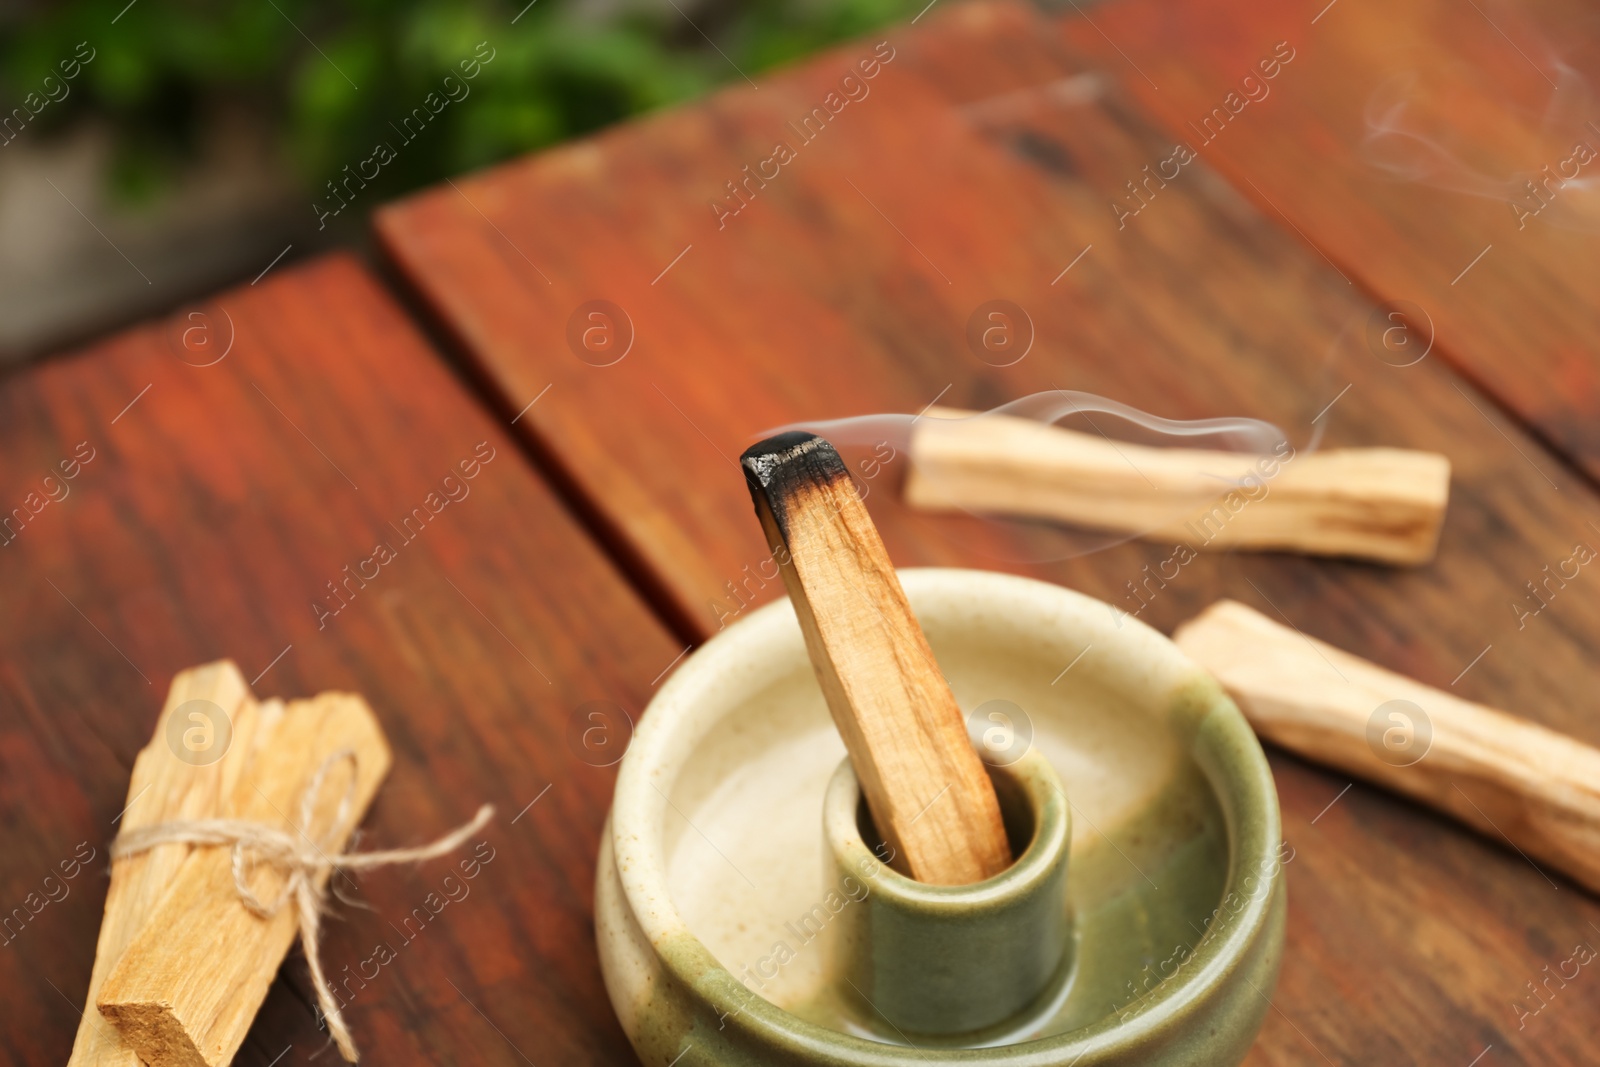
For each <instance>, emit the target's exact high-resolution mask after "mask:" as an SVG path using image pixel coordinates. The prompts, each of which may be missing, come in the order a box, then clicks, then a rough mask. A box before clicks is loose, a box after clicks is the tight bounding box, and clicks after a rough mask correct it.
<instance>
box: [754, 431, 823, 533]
mask: <svg viewBox="0 0 1600 1067" xmlns="http://www.w3.org/2000/svg"><path fill="white" fill-rule="evenodd" d="M739 465H740V466H741V467H743V468H744V478H745V482H746V484H747V485H748V486H749V488H750V496H751V498H752V499H753V500H755V501H756V504H757V510H758V511H759V509H760V502H761V501H762V500H765V501H766V503H767V506H768V507H770V508H771V509H772V512H773V516H774V517H775V518H776V519H777V520H778V523H779V525H780V526H783V525H784V519H785V512H786V510H787V509H786V507H785V504H786V503H787V501H788V498H789V497H790V496H791V495H792V494H793V493H795V492H797V491H799V490H801V489H804V488H805V487H807V486H816V485H826V484H830V483H832V482H834V481H836V480H838V479H840V478H849V477H850V471H849V468H847V467H846V466H845V465H844V460H843V459H841V458H840V457H839V453H838V451H837V450H836V449H835V448H834V447H833V445H832V444H830V443H829V442H828V441H827V440H826V439H824V438H821V437H818V436H817V435H816V434H814V433H807V432H806V431H805V430H789V431H787V432H785V433H780V434H774V435H773V436H771V437H768V438H766V439H765V440H762V441H757V442H756V443H755V444H753V445H751V446H750V447H749V448H747V449H745V450H744V453H743V454H742V455H741V456H740V457H739Z"/></svg>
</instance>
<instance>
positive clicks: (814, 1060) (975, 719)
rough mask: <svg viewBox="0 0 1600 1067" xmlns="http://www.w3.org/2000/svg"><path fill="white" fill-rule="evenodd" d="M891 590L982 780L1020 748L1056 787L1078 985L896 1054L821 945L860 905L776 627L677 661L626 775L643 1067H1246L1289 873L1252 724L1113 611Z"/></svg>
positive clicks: (808, 681) (1000, 580) (1026, 590)
mask: <svg viewBox="0 0 1600 1067" xmlns="http://www.w3.org/2000/svg"><path fill="white" fill-rule="evenodd" d="M901 581H902V583H903V584H904V586H905V590H906V594H907V596H908V597H909V599H910V602H911V606H912V609H913V610H914V611H915V613H916V615H917V618H918V620H919V621H920V622H921V624H922V626H923V629H924V630H925V631H926V633H927V635H928V640H929V642H930V644H931V645H932V647H933V651H934V654H935V656H936V657H937V659H938V661H939V665H940V667H941V669H942V670H943V671H944V673H945V676H946V678H948V679H949V681H950V684H951V688H952V689H953V690H954V691H955V695H956V698H957V700H958V701H959V702H960V704H961V707H962V709H963V710H965V711H968V712H969V713H970V715H971V718H970V719H969V721H970V722H972V723H974V725H975V736H977V737H979V738H981V739H982V740H983V741H984V743H985V744H986V746H987V747H988V748H989V752H990V757H991V758H996V753H999V754H1000V755H999V758H1004V753H1005V752H1008V751H1009V752H1017V751H1020V750H1022V749H1025V748H1026V747H1027V745H1028V744H1029V743H1031V744H1032V746H1033V747H1034V748H1036V749H1037V750H1038V751H1039V752H1041V753H1042V754H1043V755H1044V756H1045V757H1046V758H1047V759H1048V760H1049V761H1050V763H1051V764H1052V765H1053V766H1054V768H1055V770H1056V771H1057V773H1058V774H1059V776H1060V779H1061V781H1062V782H1063V783H1064V785H1065V788H1066V794H1067V797H1068V799H1069V802H1070V807H1071V816H1072V817H1071V826H1072V838H1071V861H1070V868H1069V870H1070V873H1069V877H1068V897H1069V903H1070V909H1071V915H1072V923H1073V937H1074V939H1075V941H1074V947H1073V950H1072V953H1071V954H1070V958H1071V961H1072V969H1071V972H1070V973H1068V974H1065V975H1063V976H1062V979H1061V980H1060V981H1059V982H1056V983H1054V984H1053V985H1052V987H1051V989H1050V991H1049V993H1048V995H1047V996H1044V997H1042V998H1041V999H1040V1001H1039V1002H1038V1003H1037V1004H1035V1005H1033V1006H1032V1007H1031V1008H1030V1009H1029V1010H1027V1011H1025V1012H1024V1013H1022V1014H1021V1015H1020V1016H1018V1017H1017V1018H1016V1019H1014V1020H1011V1021H1010V1022H1009V1023H1008V1024H1006V1025H1003V1026H1000V1027H997V1028H990V1029H989V1030H987V1031H985V1032H983V1033H981V1034H974V1035H969V1036H968V1037H967V1038H965V1039H957V1040H954V1041H952V1040H950V1039H941V1040H938V1041H934V1040H931V1039H925V1038H923V1037H921V1036H920V1035H915V1034H905V1033H901V1032H899V1031H897V1030H896V1029H895V1028H894V1027H893V1026H892V1025H890V1024H888V1023H886V1022H885V1021H884V1020H883V1019H882V1017H881V1016H878V1015H877V1014H876V1013H875V1012H874V1010H873V1008H872V1006H871V1004H870V1003H868V1002H866V1001H865V998H863V997H861V996H858V995H856V994H857V993H859V992H860V991H859V990H856V991H852V990H850V989H849V988H848V984H847V983H846V982H844V981H841V980H840V972H839V971H838V970H837V968H836V967H834V966H833V961H832V960H830V958H829V957H830V953H829V951H828V938H827V937H826V936H824V935H825V934H826V932H827V931H826V927H827V925H828V923H829V922H830V921H831V920H832V918H833V917H836V916H838V915H840V914H842V912H843V909H846V908H851V907H858V906H859V905H860V901H861V899H862V897H864V895H865V894H868V893H870V891H871V887H870V885H866V884H864V883H863V884H861V885H860V891H861V896H857V895H855V894H854V893H852V892H849V891H845V892H840V889H839V886H838V885H837V884H835V883H834V882H833V881H832V873H833V871H832V864H831V861H830V859H829V857H828V856H827V855H826V854H825V849H824V842H823V834H822V825H821V816H822V804H823V795H824V792H825V790H826V788H827V785H828V781H829V778H830V776H831V775H832V773H833V771H834V769H835V767H836V766H837V765H838V762H839V760H840V758H841V757H842V756H843V755H844V746H843V744H842V743H841V742H840V740H839V736H838V733H837V731H836V730H835V728H834V726H833V722H832V720H831V719H830V717H829V715H828V710H827V706H826V704H825V703H824V701H823V698H822V693H821V690H820V689H819V688H818V686H817V683H816V680H815V677H814V676H813V674H812V671H811V665H810V661H809V659H808V658H807V655H806V649H805V642H804V639H803V637H802V636H801V633H800V627H799V624H798V622H797V621H796V619H795V616H794V611H793V609H792V608H791V606H790V605H789V603H788V601H786V600H785V601H781V602H779V603H775V604H771V605H768V606H767V607H764V608H762V609H760V610H758V611H756V612H753V613H752V614H751V615H749V616H748V617H747V618H745V619H743V620H741V621H739V622H737V623H735V624H734V625H733V626H731V627H729V628H728V629H727V630H725V631H724V632H722V633H720V634H718V635H717V636H716V637H715V638H713V639H712V640H711V641H708V642H707V643H706V644H705V645H704V646H703V647H702V648H700V649H699V650H697V651H696V652H695V653H694V655H692V656H690V657H689V658H688V659H687V660H685V661H684V663H683V665H682V666H681V667H679V669H678V671H677V673H676V674H674V675H673V676H672V678H671V679H670V680H669V681H668V682H667V683H666V684H665V685H664V686H663V687H662V689H661V691H660V692H659V693H658V694H657V695H656V697H655V699H654V700H652V701H651V703H650V706H649V708H648V709H647V711H646V714H645V715H644V717H643V719H642V721H641V723H640V725H639V728H638V730H637V732H636V733H635V735H634V737H633V741H632V744H631V745H630V747H629V749H628V752H627V755H626V756H625V757H624V759H623V761H622V768H621V773H620V775H619V777H618V779H617V788H616V795H615V798H614V802H613V805H612V810H611V815H610V818H609V820H608V822H607V827H606V830H605V832H604V834H603V835H602V841H601V851H600V858H599V867H598V870H597V873H596V880H595V883H596V884H595V928H596V934H597V939H598V942H599V950H600V962H601V968H602V971H603V972H604V975H605V981H606V989H607V992H608V993H609V995H610V997H611V1001H612V1004H613V1006H614V1007H615V1009H616V1012H617V1016H618V1018H619V1019H620V1021H621V1023H622V1027H623V1029H624V1031H626V1033H627V1034H628V1037H629V1039H630V1040H631V1041H632V1043H633V1046H634V1048H635V1049H636V1050H637V1051H638V1052H639V1055H640V1057H641V1058H642V1059H643V1060H644V1062H645V1063H646V1064H648V1065H666V1064H674V1063H675V1064H678V1065H679V1067H695V1065H697V1064H707V1065H709V1064H718V1065H722V1064H797V1065H798V1064H846V1063H848V1064H869V1065H883V1067H889V1065H895V1067H900V1065H905V1067H910V1065H913V1064H926V1063H927V1061H928V1060H929V1059H930V1058H931V1059H934V1060H936V1061H938V1060H948V1061H950V1062H958V1061H959V1062H961V1063H966V1064H996V1065H999V1064H1012V1065H1022V1064H1027V1065H1030V1067H1047V1065H1061V1067H1066V1065H1068V1064H1075V1065H1077V1067H1101V1065H1111V1064H1118V1065H1122V1064H1128V1065H1131V1064H1136V1063H1137V1064H1141V1065H1147V1067H1155V1065H1178V1064H1196V1065H1197V1064H1232V1063H1237V1062H1238V1061H1239V1060H1241V1059H1242V1058H1243V1057H1244V1054H1245V1051H1246V1050H1247V1049H1248V1048H1249V1046H1250V1043H1251V1041H1252V1040H1253V1039H1254V1037H1255V1034H1256V1032H1257V1030H1258V1029H1259V1028H1260V1025H1261V1022H1262V1019H1263V1018H1264V1016H1265V1014H1266V1012H1267V1010H1268V1006H1269V1005H1268V1002H1267V999H1266V998H1267V996H1268V995H1269V994H1270V993H1271V989H1272V986H1273V984H1274V982H1275V980H1276V977H1277V971H1278V962H1279V959H1280V955H1281V952H1282V945H1283V922H1284V911H1285V895H1284V888H1283V876H1282V869H1281V868H1282V864H1283V862H1285V860H1286V859H1287V858H1292V854H1291V855H1289V856H1285V855H1284V854H1282V853H1280V840H1279V823H1278V804H1277V795H1276V792H1275V791H1274V788H1273V784H1272V776H1271V772H1270V771H1269V770H1268V768H1267V763H1266V759H1265V757H1264V756H1263V755H1262V752H1261V746H1260V745H1259V744H1258V743H1257V741H1256V738H1255V735H1254V734H1253V733H1252V731H1251V730H1250V727H1249V724H1248V723H1246V721H1245V719H1244V717H1243V715H1241V714H1240V712H1239V710H1238V709H1237V708H1236V707H1235V706H1234V705H1233V703H1232V702H1231V701H1230V700H1229V699H1228V698H1227V696H1226V695H1224V694H1223V692H1222V691H1221V689H1220V688H1219V687H1218V686H1217V684H1216V683H1215V682H1214V681H1213V680H1212V679H1211V678H1210V677H1209V676H1208V675H1206V674H1205V673H1204V672H1202V671H1201V670H1200V669H1199V668H1198V667H1196V666H1195V665H1194V664H1192V663H1191V662H1189V660H1187V659H1186V658H1185V657H1184V656H1183V655H1182V654H1181V653H1179V652H1178V650H1177V649H1176V648H1175V647H1174V646H1173V645H1172V643H1171V642H1169V641H1168V640H1167V639H1166V638H1164V637H1163V636H1161V635H1160V634H1158V633H1157V632H1155V631H1154V630H1152V629H1150V628H1149V627H1147V626H1145V625H1143V624H1142V623H1140V622H1138V620H1136V619H1133V618H1132V617H1130V616H1127V615H1125V614H1122V613H1119V612H1116V611H1114V610H1113V609H1112V608H1111V607H1109V606H1108V605H1106V604H1103V603H1101V602H1100V601H1097V600H1093V599H1091V598H1089V597H1085V596H1083V595H1081V594H1078V593H1074V592H1072V591H1070V590H1067V589H1063V588H1061V587H1059V586H1054V585H1049V584H1047V583H1044V582H1038V581H1033V580H1030V579H1025V578H1017V577H1012V576H1009V575H1000V574H993V573H989V572H984V571H964V570H944V569H928V570H907V571H902V572H901ZM997 716H998V717H997ZM847 890H848V887H847ZM841 987H845V988H841Z"/></svg>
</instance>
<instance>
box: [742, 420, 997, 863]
mask: <svg viewBox="0 0 1600 1067" xmlns="http://www.w3.org/2000/svg"><path fill="white" fill-rule="evenodd" d="M741 461H742V466H743V468H744V472H745V480H746V482H747V483H748V485H749V488H750V496H751V499H752V500H753V501H754V503H755V508H756V515H757V516H758V517H759V518H760V520H761V526H762V529H763V530H765V531H766V535H767V543H768V545H769V546H770V547H771V549H772V553H773V558H774V559H776V560H777V561H778V563H779V566H780V569H781V570H782V572H783V580H784V584H785V585H786V586H787V587H788V590H789V597H790V599H791V600H792V601H793V602H794V608H795V613H796V614H797V615H798V616H799V618H800V626H801V629H802V630H803V631H804V633H805V638H806V648H807V650H808V651H809V652H810V655H811V664H812V666H813V667H814V668H815V670H816V674H817V680H818V681H819V682H820V683H821V685H822V691H823V694H824V696H825V697H826V698H827V701H828V708H829V710H830V711H831V712H832V713H833V719H834V722H835V723H836V724H837V725H838V727H839V733H840V734H841V735H842V736H843V737H844V742H845V747H846V748H847V749H848V750H849V752H850V759H851V762H852V763H853V764H854V766H855V770H856V776H857V778H858V779H859V780H860V782H861V791H862V794H863V795H864V796H865V797H866V800H867V806H868V808H869V809H870V810H871V812H872V817H873V821H874V822H875V823H876V825H877V829H878V832H879V833H880V834H882V835H883V837H884V839H885V841H886V842H887V843H888V844H889V846H890V847H891V848H893V849H894V854H895V866H897V867H899V868H900V869H901V870H902V871H904V872H905V873H907V874H909V875H910V876H911V877H913V878H916V879H917V880H919V881H923V882H928V883H930V884H935V885H967V884H970V883H972V882H977V881H981V880H983V879H985V878H988V877H990V876H992V875H994V874H997V873H999V872H1000V871H1002V870H1004V869H1005V868H1006V867H1007V866H1009V865H1010V863H1011V849H1010V846H1009V844H1008V843H1007V841H1006V835H1005V827H1004V825H1003V824H1002V822H1001V818H1000V805H999V802H998V801H997V799H996V797H995V791H994V785H993V783H992V782H991V781H990V780H989V776H988V774H987V773H986V772H985V771H984V768H983V763H982V761H981V760H980V759H979V758H978V754H977V751H976V750H975V749H974V748H973V746H972V742H971V741H970V740H969V739H968V737H967V733H966V727H965V723H964V721H963V717H962V714H961V708H960V707H959V705H957V704H956V700H955V696H954V694H952V693H951V691H950V686H949V684H948V683H947V682H946V681H945V680H944V676H943V675H942V674H941V673H940V671H939V665H938V664H937V663H936V662H935V661H934V658H933V651H932V649H930V648H929V647H928V640H927V637H926V636H925V635H924V634H923V632H922V628H921V627H920V626H919V625H918V624H917V620H916V618H915V616H913V615H912V613H911V607H910V605H909V604H908V603H907V602H906V596H905V591H904V590H903V589H902V588H901V586H900V580H899V578H898V577H897V576H896V575H895V571H894V566H893V564H891V563H890V562H889V556H888V553H887V551H886V550H885V549H884V546H883V541H882V539H881V538H880V537H879V536H878V531H877V528H876V527H875V526H874V525H873V523H872V519H871V517H870V516H869V515H868V514H867V510H866V508H865V506H864V505H863V504H862V503H861V500H860V498H859V496H858V494H857V491H856V487H855V485H854V483H853V482H852V481H851V479H850V475H849V471H848V470H847V469H846V467H845V465H844V462H843V461H842V460H841V459H840V458H839V454H838V452H836V451H835V450H834V448H833V446H832V445H831V444H829V443H828V442H827V441H825V440H823V439H822V438H820V437H817V436H815V435H813V434H809V433H803V432H792V433H783V434H779V435H777V436H775V437H771V438H768V439H767V440H765V441H762V442H760V443H759V444H756V445H754V446H752V447H751V448H750V449H748V450H747V451H746V452H745V453H744V455H743V456H742V457H741Z"/></svg>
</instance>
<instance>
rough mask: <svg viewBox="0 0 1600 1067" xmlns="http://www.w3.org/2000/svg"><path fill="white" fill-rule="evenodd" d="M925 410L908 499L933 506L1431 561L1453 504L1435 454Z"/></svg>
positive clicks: (1442, 461)
mask: <svg viewBox="0 0 1600 1067" xmlns="http://www.w3.org/2000/svg"><path fill="white" fill-rule="evenodd" d="M925 414H926V415H927V416H928V417H926V418H922V419H919V420H917V422H916V423H915V425H914V426H913V427H912V431H911V470H910V473H909V475H908V476H907V479H906V488H905V497H906V501H907V502H908V503H910V504H912V505H913V506H915V507H919V508H925V509H928V510H935V511H949V510H961V509H964V510H967V511H973V512H992V513H996V514H1007V515H1017V516H1022V517H1029V518H1042V519H1054V520H1058V521H1061V522H1067V523H1071V524H1074V525H1078V526H1086V527H1091V528H1094V529H1101V530H1113V531H1117V532H1122V533H1129V534H1133V535H1137V536H1139V537H1141V538H1143V539H1145V540H1156V541H1181V542H1184V543H1186V544H1188V545H1189V546H1190V547H1191V548H1195V549H1204V548H1215V549H1221V548H1250V549H1283V550H1286V551H1293V552H1304V553H1308V554H1310V555H1319V556H1356V557H1361V558H1365V559H1375V560H1381V561H1383V562H1387V563H1425V562H1427V561H1428V560H1430V559H1432V558H1433V554H1434V550H1435V549H1436V548H1437V546H1438V542H1439V530H1440V527H1441V526H1442V525H1443V523H1444V512H1445V505H1446V504H1447V503H1448V501H1449V496H1450V461H1449V460H1448V459H1446V458H1445V457H1444V456H1440V455H1436V454H1434V453H1432V452H1414V451H1408V450H1405V449H1397V448H1347V449H1334V450H1330V451H1327V452H1312V453H1309V454H1305V455H1299V454H1296V453H1295V452H1294V451H1293V450H1286V451H1285V452H1284V453H1283V454H1281V455H1280V454H1276V453H1275V454H1270V455H1265V456H1256V455H1250V454H1246V453H1240V452H1220V451H1212V450H1203V449H1186V448H1151V447H1147V446H1143V445H1135V444H1125V443H1122V442H1117V443H1115V444H1113V443H1112V442H1111V441H1109V440H1107V439H1106V438H1104V437H1100V436H1097V435H1094V434H1086V433H1078V432H1076V431H1074V430H1064V429H1062V428H1060V427H1058V426H1052V425H1047V424H1045V423H1041V422H1034V421H1033V420H1031V419H1023V418H1017V417H1015V416H1011V415H985V416H982V417H979V418H972V417H971V416H973V415H975V414H976V413H975V412H969V411H957V410H953V409H949V408H933V409H930V410H929V411H927V412H926V413H925ZM1230 483H1233V486H1234V487H1233V488H1230Z"/></svg>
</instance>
